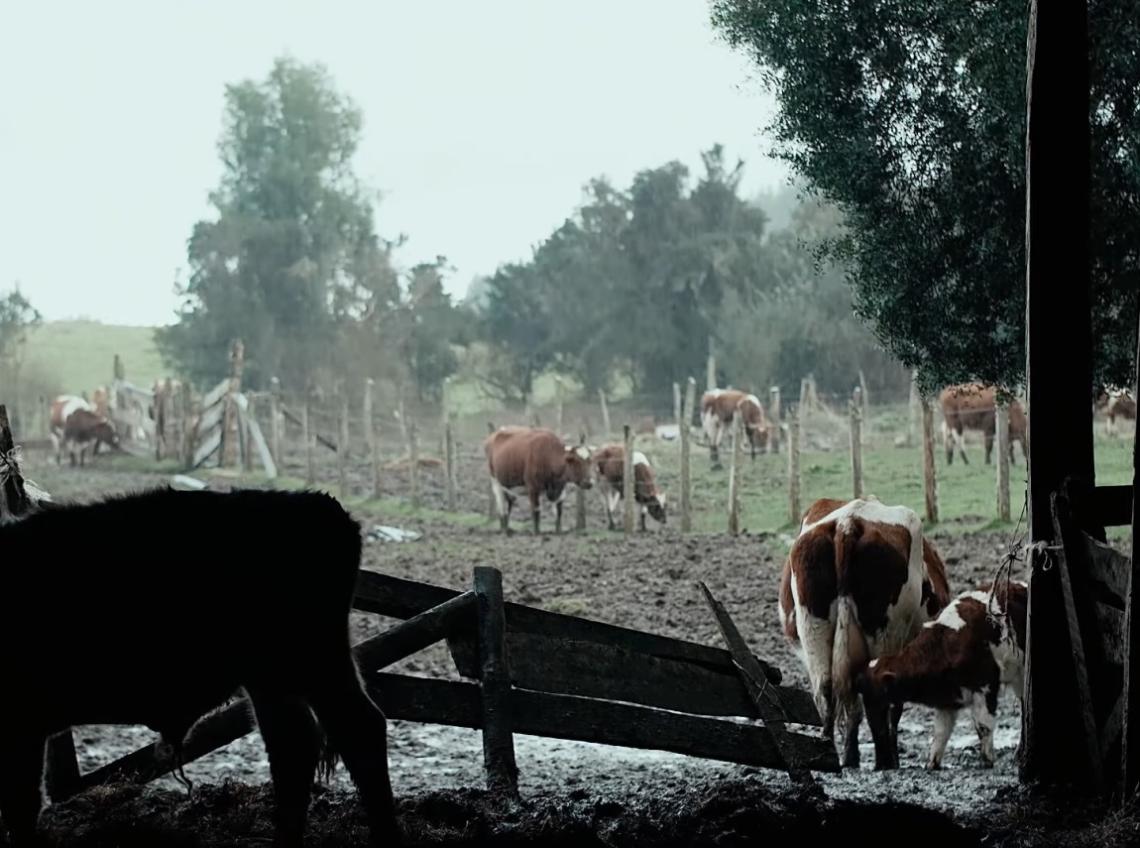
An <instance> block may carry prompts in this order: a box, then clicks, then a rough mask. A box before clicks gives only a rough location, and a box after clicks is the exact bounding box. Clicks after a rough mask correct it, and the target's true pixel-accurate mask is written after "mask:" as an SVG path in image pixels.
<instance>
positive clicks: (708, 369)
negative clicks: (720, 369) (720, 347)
mask: <svg viewBox="0 0 1140 848" xmlns="http://www.w3.org/2000/svg"><path fill="white" fill-rule="evenodd" d="M715 388H716V344H715V342H714V341H713V337H712V336H709V354H708V358H707V359H706V360H705V390H706V391H712V390H713V389H715Z"/></svg>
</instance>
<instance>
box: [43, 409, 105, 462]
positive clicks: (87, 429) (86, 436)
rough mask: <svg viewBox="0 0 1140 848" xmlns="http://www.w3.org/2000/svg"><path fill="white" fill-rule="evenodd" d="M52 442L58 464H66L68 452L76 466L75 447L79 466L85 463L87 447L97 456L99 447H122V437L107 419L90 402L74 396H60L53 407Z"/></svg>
mask: <svg viewBox="0 0 1140 848" xmlns="http://www.w3.org/2000/svg"><path fill="white" fill-rule="evenodd" d="M51 442H52V448H53V449H54V450H55V461H56V464H57V465H61V464H63V454H64V453H65V452H66V453H67V454H68V457H69V458H70V461H71V464H72V465H75V452H76V448H78V450H79V464H80V466H82V465H83V464H84V462H85V460H86V456H87V447H88V446H89V445H90V446H92V453H93V454H94V453H98V450H99V445H100V444H106V445H108V446H110V447H113V448H117V447H118V446H119V437H118V435H117V434H116V433H115V429H114V427H112V426H111V424H110V423H109V422H108V421H107V419H105V418H103V417H102V416H100V415H98V414H97V413H96V412H95V410H94V408H93V407H92V406H91V404H90V403H88V402H87V401H85V400H84V399H83V398H81V397H77V396H75V395H60V396H59V397H57V398H56V399H55V400H53V401H52V404H51Z"/></svg>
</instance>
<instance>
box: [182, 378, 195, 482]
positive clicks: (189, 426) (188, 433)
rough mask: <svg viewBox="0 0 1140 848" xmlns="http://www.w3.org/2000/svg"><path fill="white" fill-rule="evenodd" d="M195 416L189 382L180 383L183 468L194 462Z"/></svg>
mask: <svg viewBox="0 0 1140 848" xmlns="http://www.w3.org/2000/svg"><path fill="white" fill-rule="evenodd" d="M197 416H198V413H197V411H196V410H195V409H194V401H193V396H192V394H191V390H190V383H189V382H185V383H183V384H182V445H181V454H180V455H181V457H182V466H183V467H184V468H190V466H192V465H193V464H194V426H195V424H194V422H195V421H197Z"/></svg>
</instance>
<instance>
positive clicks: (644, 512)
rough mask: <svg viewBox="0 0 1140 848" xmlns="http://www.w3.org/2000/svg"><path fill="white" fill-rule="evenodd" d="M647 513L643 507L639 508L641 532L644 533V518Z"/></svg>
mask: <svg viewBox="0 0 1140 848" xmlns="http://www.w3.org/2000/svg"><path fill="white" fill-rule="evenodd" d="M648 512H649V510H648V509H646V508H645V507H644V506H642V507H641V532H642V533H644V532H645V516H646V514H647V513H648Z"/></svg>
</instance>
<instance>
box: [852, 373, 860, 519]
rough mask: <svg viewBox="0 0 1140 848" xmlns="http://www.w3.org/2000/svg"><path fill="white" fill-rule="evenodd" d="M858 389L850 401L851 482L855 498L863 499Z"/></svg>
mask: <svg viewBox="0 0 1140 848" xmlns="http://www.w3.org/2000/svg"><path fill="white" fill-rule="evenodd" d="M859 395H860V392H859V390H858V389H856V390H855V398H854V399H853V400H852V401H851V410H850V412H851V482H852V487H853V489H854V491H855V497H857V498H861V497H863V414H862V413H861V412H860V411H859V409H860V407H859Z"/></svg>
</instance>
